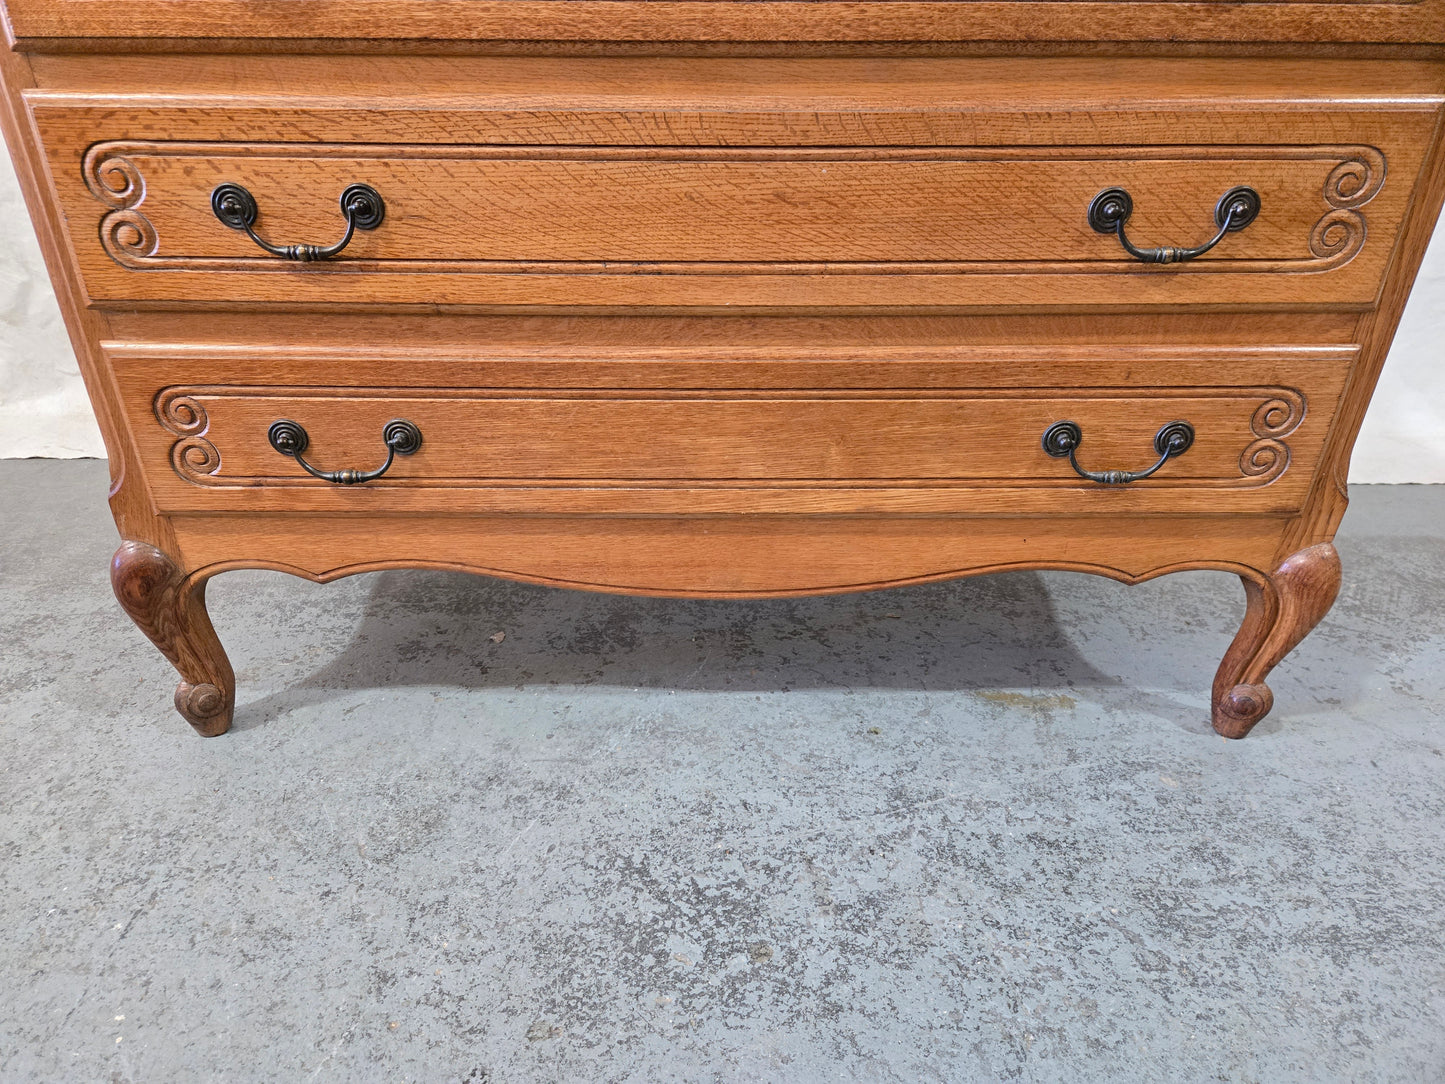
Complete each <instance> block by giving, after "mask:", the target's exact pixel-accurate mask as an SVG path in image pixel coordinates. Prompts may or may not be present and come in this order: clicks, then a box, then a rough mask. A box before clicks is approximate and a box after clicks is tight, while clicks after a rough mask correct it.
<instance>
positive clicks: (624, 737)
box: [0, 462, 1445, 1084]
mask: <svg viewBox="0 0 1445 1084" xmlns="http://www.w3.org/2000/svg"><path fill="white" fill-rule="evenodd" d="M104 490H105V470H104V466H103V465H102V464H98V463H50V462H6V463H3V464H0V739H3V747H0V748H3V753H0V1079H3V1080H4V1081H6V1082H9V1081H46V1082H50V1081H69V1080H75V1081H101V1080H106V1081H136V1082H147V1084H149V1082H156V1081H190V1080H235V1081H251V1080H276V1081H309V1080H317V1081H324V1080H363V1081H371V1080H375V1081H399V1080H418V1081H446V1080H461V1081H470V1082H473V1084H480V1082H482V1081H487V1082H490V1084H497V1082H502V1081H549V1082H550V1081H649V1082H650V1081H663V1080H682V1081H753V1080H760V1081H788V1082H807V1081H818V1080H846V1081H855V1080H857V1081H901V1082H913V1081H974V1080H995V1079H997V1080H1039V1081H1071V1082H1072V1081H1110V1082H1116V1081H1150V1082H1157V1081H1163V1080H1171V1081H1173V1080H1185V1081H1194V1080H1198V1081H1204V1080H1230V1081H1234V1080H1240V1081H1267V1082H1281V1081H1327V1080H1351V1081H1376V1080H1379V1081H1439V1080H1441V1079H1445V876H1442V873H1445V832H1442V828H1445V723H1442V718H1441V717H1442V712H1445V630H1442V617H1441V614H1442V612H1445V487H1434V488H1427V487H1376V488H1374V489H1369V490H1357V491H1356V495H1355V506H1354V508H1353V509H1352V511H1351V513H1350V515H1349V517H1348V518H1347V519H1346V521H1345V528H1344V530H1343V532H1342V533H1341V535H1340V543H1339V544H1340V549H1341V552H1342V553H1343V556H1344V560H1345V566H1346V580H1345V588H1344V592H1343V594H1342V596H1341V599H1340V601H1339V603H1338V604H1337V605H1336V607H1335V609H1334V611H1333V612H1332V614H1331V615H1330V616H1329V617H1328V618H1327V619H1326V620H1325V622H1324V624H1323V625H1322V626H1321V627H1320V628H1319V629H1318V630H1317V631H1316V632H1315V634H1314V636H1313V637H1311V638H1310V639H1309V640H1307V641H1306V642H1305V644H1304V645H1303V646H1302V647H1301V648H1300V649H1299V650H1297V651H1296V652H1295V654H1294V655H1293V656H1292V657H1291V658H1290V659H1289V660H1288V661H1287V662H1286V663H1285V665H1284V666H1283V667H1282V668H1281V669H1280V670H1278V671H1277V672H1276V675H1275V678H1274V679H1273V682H1272V684H1273V687H1274V689H1275V692H1276V695H1277V703H1278V707H1277V708H1276V711H1275V713H1274V715H1273V716H1272V717H1271V718H1269V719H1268V720H1267V721H1266V722H1265V723H1263V724H1262V725H1261V726H1260V727H1259V728H1258V729H1257V730H1256V732H1255V735H1254V736H1253V737H1251V738H1250V739H1249V740H1248V741H1245V742H1225V741H1224V740H1223V739H1221V738H1218V737H1216V736H1214V735H1213V733H1212V732H1211V731H1210V730H1209V729H1208V726H1207V724H1206V722H1205V716H1206V701H1205V691H1206V689H1207V687H1208V685H1209V682H1210V679H1211V677H1212V675H1213V670H1214V666H1215V664H1216V662H1217V660H1218V658H1219V656H1220V654H1221V653H1222V652H1223V650H1224V647H1225V645H1226V643H1227V642H1228V640H1229V638H1230V636H1231V635H1232V633H1233V631H1234V628H1235V626H1236V624H1237V622H1238V619H1239V616H1240V613H1241V610H1242V603H1243V594H1242V592H1241V591H1240V589H1239V585H1238V582H1237V581H1236V580H1235V579H1234V578H1233V577H1229V576H1225V575H1222V574H1212V573H1195V574H1185V575H1178V576H1173V577H1169V578H1166V579H1165V580H1162V581H1156V582H1154V583H1150V584H1146V585H1143V586H1140V587H1134V588H1125V587H1122V586H1120V585H1118V584H1115V583H1112V582H1110V581H1106V580H1101V579H1095V578H1091V577H1086V576H1080V575H1066V574H1048V575H1036V574H1012V575H1006V576H998V577H993V578H985V579H979V580H972V581H962V582H956V583H950V584H939V585H933V586H927V587H917V588H907V589H901V590H895V591H891V592H886V593H880V594H872V595H856V596H844V597H836V598H826V599H808V600H801V601H770V602H760V603H738V602H676V601H666V600H639V599H627V598H613V597H605V596H597V595H586V594H577V593H568V592H562V591H555V590H546V589H542V588H536V587H527V586H519V585H516V584H508V583H500V582H493V581H489V580H484V579H478V578H468V577H465V576H460V575H450V574H439V573H428V572H417V573H384V574H378V575H368V576H361V577H357V578H355V579H352V580H348V581H344V582H342V583H339V584H333V585H330V586H326V587H319V586H315V585H312V584H307V583H304V582H300V581H296V580H292V579H288V578H285V577H283V576H280V575H275V574H267V573H234V574H230V575H227V576H223V577H221V578H219V579H217V580H216V581H213V586H212V591H211V600H212V605H211V610H212V613H213V614H214V615H215V619H216V625H217V627H218V629H219V630H220V632H221V635H222V638H223V639H224V640H225V641H226V642H227V643H228V645H229V647H230V649H231V653H232V658H233V659H234V661H235V663H236V669H237V672H238V675H239V678H240V694H239V708H238V712H237V726H236V730H235V731H234V732H233V733H232V734H231V735H230V736H228V737H225V738H221V739H217V740H213V741H205V740H202V739H200V738H197V737H195V736H194V735H193V734H192V733H191V731H190V728H189V727H187V726H186V725H185V724H184V723H183V722H182V721H181V720H180V718H179V717H178V716H176V715H175V714H173V712H172V711H171V708H170V705H169V700H170V694H171V688H172V685H173V683H174V680H175V678H174V675H173V673H172V672H171V670H170V668H169V667H168V666H167V665H166V664H165V663H164V661H163V660H162V659H161V657H160V655H159V654H158V653H156V651H155V650H154V649H153V648H151V646H150V645H149V644H148V643H147V642H146V641H145V640H144V639H143V638H142V637H141V635H140V634H139V633H138V632H137V631H136V630H135V629H134V628H133V627H131V625H130V623H129V622H128V621H126V620H125V618H124V617H123V616H122V614H121V613H120V611H119V609H118V608H117V607H116V605H115V603H114V601H113V600H112V598H111V595H110V591H109V588H108V585H107V583H106V562H107V559H108V557H109V554H110V552H111V550H112V549H113V548H114V545H115V536H114V530H113V527H112V526H111V524H110V521H109V519H108V517H107V512H106V508H105V503H104ZM495 633H505V638H500V637H497V638H495V639H499V640H500V642H494V638H493V634H495Z"/></svg>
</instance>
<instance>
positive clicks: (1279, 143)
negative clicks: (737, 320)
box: [27, 58, 1440, 309]
mask: <svg viewBox="0 0 1445 1084" xmlns="http://www.w3.org/2000/svg"><path fill="white" fill-rule="evenodd" d="M356 59H357V62H358V64H360V65H361V66H362V69H363V71H362V72H361V74H360V76H358V75H357V73H352V75H351V76H350V77H349V78H348V80H347V82H346V83H345V84H344V85H345V86H346V88H347V90H346V92H345V93H343V92H340V91H334V92H332V94H330V95H325V94H323V95H320V96H316V95H311V96H306V97H302V96H300V95H299V94H297V93H296V92H295V88H294V87H288V86H287V85H286V84H285V82H284V75H282V76H278V75H277V73H276V70H275V69H272V70H271V71H270V75H269V76H268V77H267V78H269V79H271V80H272V83H271V84H269V85H267V86H258V87H256V88H254V89H255V94H254V97H248V95H246V94H244V93H232V94H231V95H230V96H229V97H228V98H227V99H226V100H225V101H221V100H219V99H217V98H216V97H215V96H214V95H213V94H211V93H208V91H209V88H208V87H204V86H200V87H187V86H185V85H184V84H180V85H174V86H167V87H166V88H165V90H166V92H165V93H155V89H156V88H153V87H150V86H145V85H138V86H136V87H135V88H134V90H132V91H130V92H129V93H127V92H126V91H125V90H122V91H121V92H120V93H115V92H114V89H113V88H104V90H101V89H97V90H95V91H89V92H87V91H84V90H72V89H66V90H59V89H54V88H43V89H41V90H37V91H31V92H28V93H27V100H28V102H29V105H30V107H31V110H32V115H33V117H34V119H35V123H36V125H37V128H38V130H39V133H40V136H41V139H42V142H43V144H44V146H45V149H46V152H47V155H48V158H49V162H50V167H51V174H52V179H53V181H54V184H55V186H56V190H57V192H58V195H59V199H60V204H61V207H62V211H63V213H64V216H65V218H66V220H67V222H68V225H69V228H70V238H71V242H72V244H73V246H74V247H75V250H76V256H77V259H78V262H79V266H80V270H81V273H82V277H83V280H84V283H85V288H86V291H87V293H88V296H89V298H90V300H91V302H92V303H93V304H96V305H100V306H102V307H104V306H107V305H132V304H134V303H137V302H156V303H180V302H203V303H220V302H245V303H282V304H298V303H305V304H327V303H337V304H357V303H388V304H427V305H436V304H446V305H458V306H474V307H487V308H506V307H516V306H546V307H558V306H589V307H598V308H616V307H634V306H656V307H666V308H715V309H737V308H739V307H750V308H762V309H772V308H783V307H787V308H797V307H823V306H829V307H839V306H841V307H850V308H922V307H938V308H949V309H965V308H998V307H1031V308H1061V307H1089V308H1091V309H1098V308H1109V307H1112V308H1137V307H1141V306H1150V305H1171V306H1179V305H1191V306H1236V307H1237V306H1244V305H1248V306H1269V305H1275V306H1300V305H1344V306H1351V305H1352V306H1359V307H1363V306H1368V305H1370V304H1371V303H1373V301H1374V299H1375V297H1376V295H1377V293H1378V291H1379V288H1380V283H1381V280H1382V278H1383V275H1384V272H1385V269H1386V267H1387V266H1388V264H1389V260H1390V257H1391V254H1392V251H1393V248H1394V244H1395V240H1396V237H1397V235H1398V232H1399V229H1400V224H1401V221H1402V219H1403V217H1404V214H1405V211H1406V209H1407V208H1408V206H1409V204H1410V201H1411V198H1412V195H1413V191H1414V185H1415V182H1416V178H1417V175H1418V174H1419V172H1420V167H1421V163H1422V160H1423V155H1424V152H1425V149H1426V147H1427V145H1428V142H1429V139H1430V136H1431V133H1432V131H1433V128H1434V124H1435V121H1436V113H1437V110H1438V108H1439V106H1440V95H1439V94H1438V93H1435V92H1433V91H1432V90H1431V89H1430V88H1431V87H1432V86H1434V85H1435V83H1437V82H1438V79H1439V72H1438V69H1433V68H1430V67H1428V66H1423V65H1391V64H1376V65H1369V64H1361V65H1344V66H1342V68H1341V69H1330V68H1328V67H1325V68H1324V69H1321V68H1320V67H1318V66H1316V67H1312V68H1310V69H1299V70H1296V71H1295V72H1294V75H1295V77H1302V76H1303V75H1304V73H1305V71H1306V70H1308V71H1310V72H1313V73H1314V78H1315V80H1316V82H1318V81H1319V77H1320V73H1321V71H1323V72H1325V73H1326V74H1328V73H1329V72H1331V71H1333V72H1334V74H1351V73H1353V74H1355V75H1357V76H1361V77H1362V78H1363V82H1362V83H1357V86H1356V92H1355V93H1354V94H1353V95H1352V96H1350V97H1349V98H1348V99H1347V100H1343V101H1337V100H1336V99H1335V98H1334V97H1333V92H1332V91H1331V92H1325V91H1315V92H1313V93H1311V92H1310V91H1309V90H1308V89H1300V88H1298V87H1294V88H1290V89H1287V90H1286V89H1284V88H1283V87H1282V86H1279V85H1275V83H1274V82H1269V81H1266V82H1265V83H1253V84H1252V83H1250V82H1249V79H1248V77H1249V76H1250V74H1251V73H1252V72H1253V73H1256V74H1258V73H1259V72H1260V71H1261V70H1263V71H1265V72H1267V73H1268V74H1269V80H1274V81H1278V80H1280V79H1281V77H1282V74H1283V75H1284V76H1288V75H1289V72H1288V71H1284V69H1285V68H1287V67H1288V66H1281V65H1265V66H1264V67H1263V68H1262V69H1261V68H1259V67H1257V66H1254V67H1252V66H1251V65H1250V64H1249V63H1247V62H1239V66H1232V65H1230V64H1225V63H1221V62H1215V63H1214V64H1212V65H1210V64H1200V65H1193V66H1191V65H1190V64H1187V63H1176V64H1173V65H1171V70H1176V69H1183V71H1182V72H1180V71H1177V70H1176V77H1175V78H1173V79H1171V80H1169V81H1168V82H1167V83H1165V82H1162V81H1161V82H1160V83H1159V84H1157V85H1150V86H1147V87H1146V88H1145V91H1144V92H1141V90H1140V85H1139V84H1138V83H1137V82H1135V83H1131V84H1130V93H1131V98H1130V100H1128V101H1120V100H1119V95H1121V94H1122V93H1123V92H1124V88H1123V87H1122V85H1117V84H1116V85H1114V86H1113V87H1112V90H1113V95H1114V97H1113V99H1112V100H1111V99H1110V98H1109V92H1110V90H1111V86H1110V83H1109V80H1108V75H1107V73H1108V72H1109V70H1110V67H1109V66H1102V67H1101V66H1100V65H1099V64H1096V63H1088V64H1080V63H1078V62H1075V63H1073V64H1069V63H1064V62H1034V61H1014V62H965V63H960V62H943V61H939V62H932V63H931V64H930V62H887V63H881V62H872V63H868V64H849V63H847V62H841V61H838V62H831V63H827V62H805V61H796V62H770V63H769V64H768V65H767V66H766V67H763V68H760V67H759V66H758V65H757V64H756V63H750V62H742V61H731V62H723V61H717V62H710V63H705V62H702V61H692V62H690V63H689V66H688V67H686V68H684V69H677V68H675V67H669V66H667V65H644V66H640V67H639V66H638V64H637V62H633V61H615V62H607V61H593V62H590V64H585V65H582V66H581V68H580V69H579V67H578V63H579V62H572V63H570V64H569V65H567V67H566V68H564V69H559V68H557V67H555V66H554V65H549V64H547V63H544V62H539V61H533V62H531V63H530V65H529V66H528V67H524V68H521V69H516V68H515V67H514V68H508V66H507V65H502V64H493V65H491V66H490V68H489V69H465V68H457V67H456V66H454V65H441V66H438V65H435V64H426V63H422V62H409V63H408V62H401V61H392V62H390V64H391V66H390V67H387V66H386V64H378V63H376V62H373V63H372V64H371V65H370V67H369V68H368V66H367V64H366V62H363V61H361V60H360V59H359V58H356ZM212 63H225V62H223V61H220V60H213V61H212ZM1143 67H1144V68H1145V69H1146V70H1147V69H1148V68H1149V65H1143ZM314 68H315V64H314V63H313V64H312V65H311V66H310V68H309V69H308V70H312V74H313V75H314V74H315V71H314ZM245 70H246V69H245V68H244V66H242V67H241V68H240V69H239V70H238V72H237V74H238V75H244V74H245ZM283 70H284V68H283ZM469 70H470V71H471V73H472V74H477V75H479V76H480V75H483V74H485V76H486V78H487V79H489V80H490V81H491V86H488V85H487V84H486V82H480V83H473V82H466V83H465V86H462V85H461V83H462V80H461V78H460V76H461V75H463V74H466V73H467V72H468V71H469ZM368 72H369V73H370V78H371V80H372V82H371V83H370V84H369V85H368V83H367V78H368ZM528 72H530V74H531V76H532V83H531V85H529V87H528V92H529V93H528V94H526V95H524V94H520V93H519V85H520V84H523V83H524V82H525V80H524V79H523V78H520V77H519V76H525V75H526V74H527V73H528ZM388 73H390V75H391V80H390V81H388V80H387V78H386V75H387V74H388ZM221 74H222V75H224V73H221ZM338 74H339V73H338ZM1071 74H1072V75H1073V76H1074V77H1075V78H1073V79H1072V80H1070V81H1065V77H1066V76H1069V75H1071ZM1159 74H1160V76H1161V78H1162V76H1163V74H1164V73H1163V72H1162V71H1160V72H1159ZM764 75H766V76H768V77H770V79H771V80H772V81H771V82H770V83H769V84H768V87H767V91H766V93H764V92H762V91H761V90H760V88H759V86H758V82H759V80H760V78H761V77H762V76H764ZM211 77H212V79H213V80H214V79H215V78H216V73H215V72H214V71H212V73H211ZM549 77H550V78H553V79H554V82H553V84H552V85H551V88H550V90H544V89H541V88H543V87H546V86H547V80H548V78H549ZM257 78H258V79H261V77H260V76H257ZM428 78H431V79H435V80H440V82H438V83H436V84H433V85H430V86H429V85H428V84H427V79H428ZM632 80H639V81H640V80H647V82H646V83H645V84H643V83H633V82H632ZM261 82H263V83H264V79H262V80H261ZM418 86H419V87H420V89H418ZM639 86H645V88H646V89H645V90H639V89H637V88H638V87H639ZM448 87H449V88H450V91H449V93H443V92H444V91H446V90H447V88H448ZM240 89H241V90H244V89H245V87H244V82H243V83H242V85H241V87H240ZM262 91H265V92H266V93H265V95H264V100H262V98H263V94H262ZM428 92H430V93H428ZM1206 92H1207V93H1206ZM1070 93H1072V94H1073V95H1075V96H1074V97H1069V94H1070ZM544 100H545V102H546V106H545V108H544ZM1105 102H1107V103H1108V104H1105ZM358 184H360V185H367V186H369V187H370V188H371V189H374V190H375V192H376V193H377V194H378V195H379V196H380V199H381V201H382V203H383V204H384V214H376V213H374V212H373V214H372V215H371V217H365V216H362V217H359V218H358V222H359V224H360V225H361V226H362V227H363V228H361V229H358V230H356V231H355V233H354V235H353V236H350V237H349V239H348V242H347V244H346V246H345V247H344V248H343V249H341V250H340V251H339V252H336V253H335V254H333V255H332V256H330V257H329V258H327V259H324V260H313V261H310V262H301V261H296V260H293V259H287V258H284V257H282V256H278V255H275V254H273V253H268V252H266V251H265V250H264V249H263V248H262V247H261V246H260V245H259V244H258V243H257V241H256V240H255V239H253V238H251V237H248V236H247V235H246V233H245V232H243V231H242V230H241V229H239V228H237V227H239V226H240V222H239V221H237V214H236V213H235V212H236V209H237V208H241V207H246V206H247V203H246V198H245V197H242V198H241V200H240V202H234V201H233V202H231V203H230V204H227V203H225V201H221V203H219V204H218V202H217V201H218V196H217V191H218V189H221V187H222V186H238V187H239V189H243V190H244V193H245V194H246V196H248V197H249V199H250V200H251V201H252V203H251V204H250V206H249V209H248V210H247V211H246V214H247V215H249V216H251V217H252V220H251V226H252V230H253V232H254V234H255V235H256V237H257V238H260V239H262V240H264V241H265V242H267V243H269V244H271V245H273V246H276V247H279V248H285V247H287V246H292V245H316V246H327V245H334V244H335V243H336V242H338V241H340V240H341V239H342V238H343V237H344V236H345V235H346V233H347V221H346V218H345V217H344V216H343V212H342V209H341V207H340V206H339V205H338V200H339V198H340V197H341V195H342V193H343V192H344V191H346V190H348V189H349V188H350V187H351V186H353V185H358ZM1241 187H1247V188H1249V189H1251V190H1253V191H1254V192H1255V193H1257V195H1258V202H1259V212H1258V216H1257V218H1254V219H1253V220H1252V221H1250V222H1249V223H1248V224H1247V225H1246V226H1245V228H1243V229H1241V230H1238V231H1237V232H1229V233H1227V234H1226V235H1225V236H1224V237H1223V238H1222V239H1221V240H1220V241H1219V243H1218V245H1217V246H1216V247H1214V248H1213V249H1211V250H1210V251H1208V252H1207V253H1205V254H1203V255H1201V256H1199V257H1198V258H1196V259H1193V260H1190V261H1188V262H1174V263H1168V264H1164V265H1159V264H1150V263H1146V262H1142V261H1141V260H1139V259H1138V258H1136V256H1132V255H1130V253H1128V252H1126V251H1125V249H1124V247H1123V245H1122V244H1121V240H1120V238H1119V237H1117V236H1115V235H1114V234H1113V233H1108V232H1100V231H1099V229H1097V228H1096V226H1097V225H1098V223H1095V224H1093V225H1091V219H1090V207H1091V204H1093V203H1094V201H1095V200H1096V197H1098V195H1099V193H1101V192H1102V191H1104V190H1105V189H1122V190H1124V191H1126V192H1127V193H1128V194H1129V196H1130V197H1131V198H1132V203H1133V212H1132V216H1131V217H1129V219H1128V221H1127V225H1126V227H1125V232H1126V236H1127V238H1128V240H1129V241H1130V243H1132V244H1134V245H1136V246H1139V247H1141V248H1150V249H1152V248H1160V247H1170V248H1190V247H1193V246H1198V245H1201V244H1202V243H1203V242H1206V241H1208V240H1210V239H1211V238H1212V237H1213V235H1214V234H1215V233H1216V232H1217V231H1218V229H1219V222H1220V219H1221V215H1222V213H1223V208H1222V207H1221V206H1220V200H1221V197H1222V196H1223V195H1224V194H1225V193H1226V192H1229V191H1232V190H1236V189H1238V188H1241ZM228 190H229V191H232V192H233V193H234V192H236V190H237V189H236V188H231V189H228ZM228 206H229V207H230V208H231V212H230V213H229V214H227V213H223V212H225V209H226V207H228ZM218 207H219V208H220V210H219V211H218ZM227 219H229V221H228V220H227ZM373 219H374V220H373ZM366 227H370V228H366Z"/></svg>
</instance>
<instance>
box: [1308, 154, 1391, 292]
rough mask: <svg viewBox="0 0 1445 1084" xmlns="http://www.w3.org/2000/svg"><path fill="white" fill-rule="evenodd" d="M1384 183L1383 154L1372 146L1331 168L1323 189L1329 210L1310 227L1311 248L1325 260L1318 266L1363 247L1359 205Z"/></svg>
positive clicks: (1341, 261)
mask: <svg viewBox="0 0 1445 1084" xmlns="http://www.w3.org/2000/svg"><path fill="white" fill-rule="evenodd" d="M1384 185H1385V156H1384V155H1382V154H1381V153H1380V152H1379V151H1377V150H1375V149H1374V148H1373V147H1359V148H1357V149H1356V152H1355V154H1354V156H1353V157H1351V158H1348V159H1346V160H1345V161H1343V162H1341V163H1340V164H1339V165H1337V166H1336V167H1335V168H1334V169H1332V170H1331V171H1330V175H1329V177H1328V178H1326V179H1325V191H1324V196H1325V202H1326V203H1328V204H1329V205H1330V210H1329V211H1327V212H1326V213H1325V215H1324V217H1322V218H1321V219H1320V220H1319V221H1318V222H1316V223H1315V224H1314V228H1313V229H1311V230H1310V252H1312V253H1314V255H1315V256H1317V257H1319V258H1320V259H1321V260H1323V261H1325V263H1324V266H1323V267H1322V268H1321V270H1325V269H1328V268H1332V267H1339V266H1340V265H1341V264H1345V263H1348V262H1349V261H1350V260H1352V259H1354V258H1355V256H1356V255H1358V254H1359V251H1360V249H1362V248H1364V247H1365V234H1366V232H1367V229H1366V226H1365V216H1364V215H1362V214H1361V213H1360V210H1359V209H1360V208H1361V207H1363V206H1364V205H1365V204H1367V203H1369V202H1370V200H1372V199H1374V198H1375V197H1376V196H1377V195H1379V193H1380V189H1381V188H1383V187H1384Z"/></svg>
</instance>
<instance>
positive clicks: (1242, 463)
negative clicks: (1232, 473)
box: [1239, 388, 1305, 486]
mask: <svg viewBox="0 0 1445 1084" xmlns="http://www.w3.org/2000/svg"><path fill="white" fill-rule="evenodd" d="M1304 419H1305V397H1304V396H1303V395H1301V394H1300V393H1299V392H1297V391H1293V390H1288V389H1284V388H1281V389H1280V390H1279V392H1278V393H1277V394H1276V395H1275V396H1273V397H1272V398H1270V399H1266V400H1265V401H1264V402H1263V403H1261V404H1260V405H1259V406H1258V407H1257V408H1256V409H1255V412H1254V416H1253V417H1252V418H1250V420H1249V428H1250V431H1251V432H1252V433H1254V436H1255V439H1254V440H1253V441H1252V442H1251V443H1250V444H1249V445H1248V446H1247V447H1246V448H1245V449H1244V451H1243V452H1241V453H1240V456H1239V471H1240V473H1241V474H1243V475H1244V477H1245V478H1248V479H1250V481H1251V483H1252V484H1254V485H1261V486H1262V485H1268V484H1269V483H1270V482H1273V481H1274V480H1275V479H1276V478H1278V477H1279V476H1280V475H1281V474H1283V473H1284V472H1285V471H1286V470H1287V469H1288V468H1289V457H1290V453H1289V445H1288V444H1286V443H1285V442H1284V438H1285V437H1287V436H1289V435H1290V434H1291V433H1293V432H1294V431H1295V430H1296V429H1298V428H1299V427H1300V423H1301V422H1303V421H1304Z"/></svg>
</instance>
